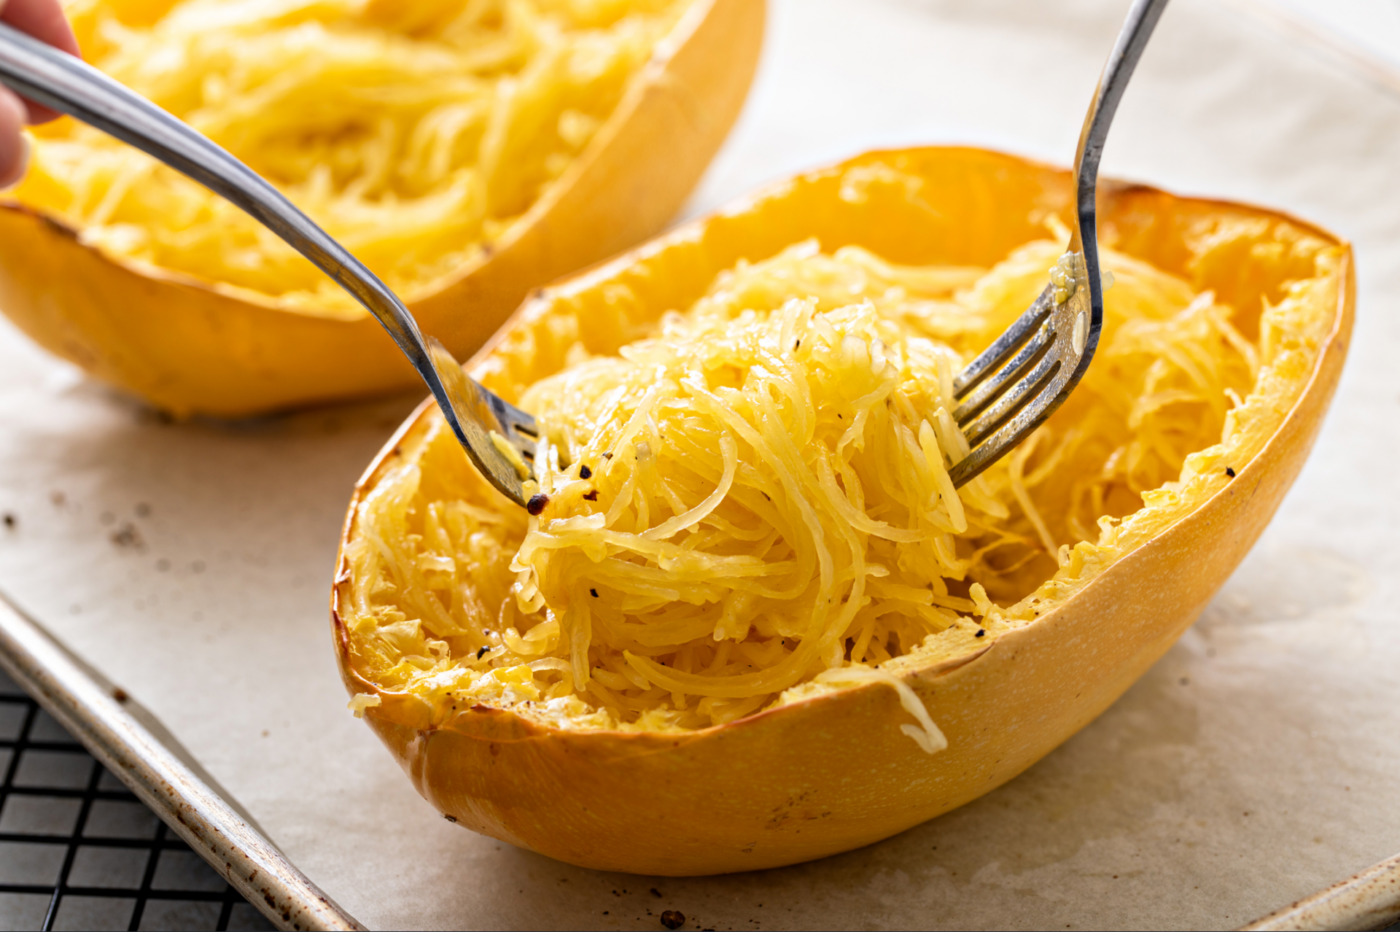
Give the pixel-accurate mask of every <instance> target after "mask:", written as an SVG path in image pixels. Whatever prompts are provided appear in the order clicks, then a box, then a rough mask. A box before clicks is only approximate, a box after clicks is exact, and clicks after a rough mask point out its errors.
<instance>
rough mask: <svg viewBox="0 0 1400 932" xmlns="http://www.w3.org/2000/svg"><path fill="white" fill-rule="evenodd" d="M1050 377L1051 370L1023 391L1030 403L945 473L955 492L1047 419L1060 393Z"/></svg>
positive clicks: (1024, 382) (1028, 380)
mask: <svg viewBox="0 0 1400 932" xmlns="http://www.w3.org/2000/svg"><path fill="white" fill-rule="evenodd" d="M1048 361H1049V360H1047V362H1048ZM1053 364H1054V365H1055V366H1058V365H1059V360H1058V359H1056V360H1054V363H1053ZM1053 376H1054V370H1052V371H1051V373H1050V375H1048V376H1046V377H1044V378H1042V379H1041V380H1040V382H1039V383H1038V385H1036V386H1032V387H1030V388H1027V390H1026V392H1025V394H1027V395H1032V394H1033V395H1034V397H1032V398H1031V400H1030V402H1029V403H1028V404H1026V405H1024V406H1023V407H1022V408H1021V410H1020V411H1018V412H1016V413H1015V414H1013V415H1012V416H1011V419H1010V420H1007V421H1004V422H1003V423H1002V425H1001V426H1000V427H998V428H997V429H996V430H995V431H994V432H993V433H992V434H991V436H989V437H988V438H987V439H986V441H985V442H984V443H981V444H978V445H976V446H974V447H973V450H972V452H971V453H969V454H968V455H967V456H965V457H963V458H962V459H960V460H958V462H957V463H956V464H954V465H953V467H952V468H951V469H949V470H948V477H949V478H950V479H952V481H953V486H954V487H955V488H961V487H962V486H963V485H964V484H966V483H967V482H969V481H971V479H972V478H973V477H975V476H976V475H978V474H979V473H980V472H982V470H984V469H986V468H987V466H989V465H990V464H991V463H993V462H995V461H996V460H998V459H1000V458H1001V455H1002V454H1003V453H1005V452H1006V451H1007V450H1009V449H1011V448H1012V447H1014V446H1016V444H1018V443H1020V442H1021V441H1022V440H1024V439H1025V438H1026V436H1027V435H1029V434H1030V432H1031V431H1033V430H1035V429H1036V428H1037V427H1039V426H1040V424H1041V422H1042V421H1043V420H1045V418H1046V417H1048V416H1049V413H1050V410H1051V409H1053V408H1054V407H1055V402H1056V399H1057V397H1058V395H1059V390H1060V386H1059V385H1058V384H1056V379H1055V378H1054V377H1053ZM1030 381H1031V380H1030V379H1026V380H1025V381H1023V382H1021V383H1019V384H1018V385H1017V388H1018V389H1019V388H1021V387H1023V386H1026V385H1027V384H1028V383H1029V382H1030Z"/></svg>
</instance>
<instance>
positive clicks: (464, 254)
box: [0, 0, 763, 415]
mask: <svg viewBox="0 0 1400 932" xmlns="http://www.w3.org/2000/svg"><path fill="white" fill-rule="evenodd" d="M68 13H69V15H70V17H71V18H72V21H73V24H74V28H75V32H76V33H77V35H78V38H79V41H80V43H81V44H82V47H83V49H84V51H85V54H86V55H87V56H88V58H89V59H90V60H91V61H92V63H93V64H95V65H97V66H98V67H99V68H101V69H102V70H104V71H106V72H107V73H108V74H110V75H112V76H113V77H115V78H116V79H118V80H119V81H121V82H122V83H124V84H126V85H128V86H129V87H131V88H132V89H134V90H136V91H137V92H139V93H141V94H143V95H145V96H146V97H148V98H150V99H151V100H153V101H154V102H155V103H157V104H159V105H160V106H162V107H164V108H165V109H167V110H169V111H170V112H171V113H173V114H174V115H175V116H177V117H179V118H181V119H183V120H185V121H186V122H188V123H190V124H191V125H193V126H194V127H195V128H196V129H199V130H200V131H202V132H203V133H204V134H205V135H207V136H209V137H210V138H211V139H213V140H214V141H215V142H217V143H219V144H220V145H222V146H224V147H225V148H226V149H228V150H229V151H231V152H232V153H233V154H234V155H235V156H237V157H239V158H240V159H242V160H243V161H244V162H245V163H247V164H248V165H249V166H250V167H252V168H253V169H254V170H255V171H257V172H259V173H260V174H262V175H263V176H264V177H266V178H268V179H269V180H270V181H272V182H273V183H274V184H275V185H276V186H277V187H279V188H280V189H281V190H282V191H283V192H284V193H285V194H286V195H287V196H288V197H289V198H290V199H291V200H292V201H293V202H294V203H296V204H297V205H298V206H299V207H301V208H302V209H303V210H304V211H306V213H307V214H309V215H310V216H311V217H312V218H313V219H314V220H316V221H317V222H318V223H319V224H320V225H322V226H323V227H324V228H325V229H326V230H327V231H328V232H329V233H330V234H331V235H332V236H333V237H335V238H336V239H338V240H339V241H340V242H341V243H343V244H344V245H345V246H347V247H348V248H349V249H350V251H351V252H353V253H354V254H355V255H356V256H357V257H359V258H360V259H361V260H363V261H364V262H365V264H366V265H368V266H369V267H370V269H371V270H373V271H374V272H375V273H376V274H378V275H379V276H380V277H381V278H383V279H384V280H385V282H386V283H387V284H388V285H389V286H390V287H391V288H392V289H394V290H395V291H396V292H397V293H399V294H400V295H401V296H402V297H403V298H404V299H405V300H406V301H407V302H408V303H409V305H410V306H411V307H412V308H413V309H414V310H415V312H416V313H417V314H418V316H419V318H420V321H421V322H422V323H423V325H424V326H425V329H427V330H428V331H429V332H432V333H435V334H438V335H439V336H440V337H442V338H443V339H444V342H446V343H447V344H448V345H449V346H450V347H451V348H453V349H454V350H455V351H456V352H458V353H461V354H465V353H467V352H470V351H471V350H472V349H474V348H475V345H476V344H479V343H480V341H481V340H482V339H484V338H485V336H487V335H488V334H489V333H490V332H491V331H492V330H494V329H495V327H496V326H497V325H498V324H499V323H500V322H501V320H502V319H504V317H505V315H506V313H508V311H509V309H510V308H512V307H513V306H514V305H515V304H516V303H518V302H519V300H520V299H521V298H522V297H523V296H524V295H525V293H526V291H527V290H528V289H529V288H530V287H533V286H535V285H539V284H542V283H544V282H546V281H548V280H549V279H550V278H553V277H555V276H558V275H560V274H562V273H564V272H567V271H570V270H572V269H574V268H576V267H578V266H580V265H584V264H587V263H588V262H592V261H596V260H597V259H600V258H602V257H603V256H605V255H607V254H609V253H610V252H612V251H615V250H617V249H620V248H622V247H624V246H626V245H630V244H631V243H632V242H634V241H635V240H637V239H639V238H641V237H642V236H644V235H647V234H649V233H651V232H654V231H655V229H656V228H657V227H659V226H660V225H661V224H662V223H664V222H665V221H666V220H667V219H668V218H669V216H670V214H671V213H672V212H673V211H674V210H675V209H676V208H677V207H678V206H679V203H680V201H681V200H682V199H683V198H684V196H685V195H686V193H687V192H688V191H689V188H690V186H691V185H692V184H693V183H694V181H695V179H696V178H697V177H698V175H699V173H700V171H701V170H703V168H704V165H705V163H706V161H707V160H708V158H709V156H710V154H712V153H713V151H714V149H715V147H716V146H717V145H718V144H719V142H720V141H721V139H722V138H723V136H724V133H725V131H726V130H727V128H728V126H729V124H730V122H731V121H732V119H733V118H734V116H735V113H736V112H737V108H738V105H739V103H740V102H741V101H742V98H743V94H744V90H745V88H746V86H747V83H748V79H749V77H750V75H751V73H752V69H753V64H754V58H755V56H756V53H757V46H758V40H759V36H760V33H761V23H762V15H763V14H762V3H761V2H758V0H482V2H465V0H413V2H381V0H316V2H308V0H235V2H226V0H178V2H169V0H164V2H149V0H75V2H73V3H72V4H71V5H70V6H69V8H68ZM677 123H683V124H684V125H683V126H677V125H676V124H677ZM34 135H35V140H34V149H33V159H32V163H31V166H30V171H29V174H28V176H27V177H26V179H25V180H24V181H23V182H22V183H21V184H20V185H19V186H18V187H17V188H16V189H14V190H13V191H12V192H10V197H11V198H12V199H13V201H12V203H11V204H10V205H9V209H8V210H3V211H0V228H3V227H8V228H9V229H8V230H7V231H6V234H5V235H6V239H7V242H16V243H20V242H21V241H23V242H24V244H23V245H22V246H21V248H20V249H18V250H17V251H16V250H11V251H10V252H9V254H7V256H5V257H3V258H0V306H3V307H4V309H5V311H6V312H7V313H8V314H9V315H10V316H11V317H12V318H14V319H15V320H16V321H17V322H18V323H19V324H20V326H21V327H22V328H24V329H26V330H28V331H29V332H30V333H31V334H32V335H33V336H34V337H35V338H36V339H38V340H39V341H40V342H41V343H43V344H44V345H46V346H47V347H49V348H50V349H53V350H55V351H56V352H59V353H60V354H62V355H65V356H67V357H68V358H70V359H72V360H73V361H75V362H78V363H79V364H81V365H84V366H86V367H87V368H89V369H90V370H91V371H93V372H94V373H95V374H97V375H99V376H101V377H103V378H106V379H108V380H110V381H113V382H115V383H117V384H119V385H122V386H123V387H126V388H128V389H131V390H134V391H136V392H138V393H139V394H142V395H144V396H146V397H147V398H148V399H149V400H151V401H152V402H154V403H155V404H157V405H159V406H161V407H164V408H168V409H171V410H173V411H174V412H175V413H177V414H187V413H198V412H202V413H210V414H222V415H238V414H247V413H255V412H258V411H260V410H267V409H273V408H279V407H288V406H291V405H295V404H299V403H305V402H308V401H319V400H325V399H330V398H335V397H340V396H344V395H351V394H365V393H369V392H373V391H377V390H383V389H384V388H387V387H393V386H402V385H407V384H411V380H412V372H411V370H410V369H409V368H408V367H407V365H406V364H405V363H403V362H402V360H397V359H395V358H394V347H393V344H392V343H391V342H390V341H389V340H388V339H387V338H384V337H382V336H381V335H380V334H377V333H376V332H375V328H376V326H377V325H376V324H375V323H374V322H373V321H372V320H371V319H369V317H368V315H367V313H366V312H365V311H364V310H363V309H362V308H360V307H359V305H357V304H356V303H355V302H354V300H353V299H352V298H350V297H349V296H348V295H347V294H345V293H344V292H343V291H342V290H341V289H340V288H339V287H338V286H337V285H336V284H335V283H334V282H333V281H331V280H330V279H329V278H327V277H326V276H325V275H324V274H322V273H321V272H320V271H318V270H317V269H316V268H315V267H314V266H313V265H312V264H311V263H310V262H308V261H307V260H306V259H304V258H302V257H301V256H300V255H298V254H297V253H296V252H295V251H294V250H292V249H291V247H289V246H287V245H286V244H284V243H283V242H282V241H281V240H280V239H278V238H277V237H276V236H274V235H273V234H272V233H270V232H269V231H267V230H266V229H264V228H263V227H261V226H260V225H259V224H257V223H256V222H255V221H253V220H252V219H251V218H250V217H248V216H246V215H245V214H243V213H242V212H241V211H240V210H239V209H238V208H236V207H234V206H233V205H232V204H230V203H228V202H226V201H224V200H222V199H220V198H218V197H217V196H215V195H214V194H212V193H210V192H209V191H207V190H205V189H204V188H202V187H201V186H199V185H198V184H196V183H195V182H192V181H190V180H188V179H187V178H185V177H184V176H182V175H180V174H178V173H177V172H175V171H173V170H171V169H168V168H166V167H164V166H162V165H160V164H159V163H157V162H156V161H154V160H153V159H151V158H150V157H148V156H146V155H144V154H143V153H140V152H138V151H137V150H135V149H133V148H131V147H129V146H126V145H124V144H122V143H119V142H117V141H116V140H114V139H112V138H110V137H108V136H106V135H104V134H102V133H101V132H99V131H97V130H94V129H92V128H90V127H87V126H85V125H82V124H79V123H77V122H75V121H72V120H62V121H59V122H57V123H55V124H53V125H51V126H48V127H42V128H39V129H37V130H35V133H34ZM44 221H47V222H44ZM46 273H47V274H46ZM347 352H348V353H349V358H347V356H346V353H347Z"/></svg>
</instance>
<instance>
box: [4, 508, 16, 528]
mask: <svg viewBox="0 0 1400 932" xmlns="http://www.w3.org/2000/svg"><path fill="white" fill-rule="evenodd" d="M17 523H18V521H17V519H16V518H15V516H14V515H12V514H10V513H9V512H8V511H7V512H5V527H7V528H11V529H13V528H14V526H15V525H16V524H17Z"/></svg>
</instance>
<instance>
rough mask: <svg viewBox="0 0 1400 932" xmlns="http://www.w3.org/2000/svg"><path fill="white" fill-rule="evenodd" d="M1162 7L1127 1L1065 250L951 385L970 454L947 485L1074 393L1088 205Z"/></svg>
mask: <svg viewBox="0 0 1400 932" xmlns="http://www.w3.org/2000/svg"><path fill="white" fill-rule="evenodd" d="M1166 6H1167V0H1134V2H1133V5H1132V8H1131V9H1129V11H1128V17H1127V19H1126V20H1124V22H1123V28H1122V29H1121V30H1120V31H1119V33H1118V40H1117V41H1116V42H1115V43H1114V44H1113V51H1112V52H1111V53H1109V56H1108V62H1107V63H1106V64H1105V65H1104V68H1103V74H1101V75H1100V76H1099V85H1098V88H1097V89H1096V90H1095V91H1094V99H1093V100H1092V101H1090V103H1089V112H1088V113H1087V114H1085V116H1084V128H1083V129H1082V130H1080V133H1079V150H1078V152H1076V153H1075V156H1074V191H1075V201H1076V204H1075V212H1074V227H1073V231H1072V234H1071V236H1070V240H1069V248H1068V250H1067V251H1066V253H1065V255H1064V256H1063V257H1062V258H1061V260H1060V264H1059V265H1058V266H1057V267H1056V269H1055V270H1053V271H1052V278H1055V279H1058V280H1056V281H1052V282H1051V284H1049V285H1047V286H1046V287H1045V290H1044V291H1042V292H1041V293H1040V297H1038V298H1036V300H1035V303H1034V304H1032V305H1031V306H1030V309H1029V310H1027V311H1026V312H1025V313H1024V314H1022V315H1021V316H1020V317H1019V318H1017V319H1016V322H1015V323H1013V324H1012V325H1011V326H1010V327H1007V328H1006V330H1005V331H1004V332H1003V333H1002V335H1001V336H999V337H997V339H996V340H995V341H994V342H993V343H992V345H991V346H989V347H987V349H986V350H985V351H984V352H983V353H982V355H980V356H978V357H977V358H976V359H974V360H973V361H972V362H970V363H969V364H968V365H967V367H966V368H964V369H963V371H962V372H961V373H959V375H958V377H957V378H956V379H954V380H953V396H954V397H955V398H956V399H957V400H958V401H960V402H961V404H959V406H958V409H957V410H956V411H954V412H953V419H954V420H955V421H957V424H958V427H960V428H962V432H963V436H964V437H966V438H967V442H968V445H969V446H971V448H972V449H971V452H969V453H968V455H967V456H965V457H963V458H962V459H961V460H959V461H958V462H957V463H956V464H955V465H954V466H953V468H952V469H951V470H949V476H950V477H951V478H952V480H953V486H954V487H955V488H957V487H961V486H963V485H966V484H967V483H968V482H971V481H972V480H973V479H974V478H975V477H976V476H978V475H979V474H980V473H981V472H982V471H983V470H985V469H986V468H987V467H988V466H990V465H992V464H993V463H995V462H996V461H997V460H999V459H1001V458H1002V457H1003V456H1005V455H1006V454H1007V453H1009V452H1010V451H1011V450H1012V449H1013V448H1014V447H1015V446H1016V445H1017V444H1018V443H1020V442H1021V441H1022V440H1024V439H1025V438H1026V437H1027V436H1029V435H1030V433H1031V431H1033V430H1035V429H1036V428H1037V427H1039V426H1040V425H1041V424H1043V423H1044V422H1045V419H1046V418H1048V417H1049V416H1050V415H1051V414H1053V413H1054V412H1055V409H1056V408H1058V407H1059V406H1060V405H1062V404H1064V401H1065V399H1066V398H1068V397H1069V395H1070V392H1072V391H1074V388H1075V386H1076V385H1078V384H1079V380H1080V379H1081V378H1083V377H1084V372H1085V370H1086V369H1088V368H1089V362H1090V360H1092V359H1093V358H1094V350H1095V349H1097V348H1098V345H1099V331H1101V330H1102V329H1103V284H1102V282H1101V279H1100V274H1099V243H1098V224H1097V219H1096V209H1095V196H1096V193H1097V190H1098V178H1099V159H1100V158H1101V157H1102V155H1103V146H1104V141H1105V140H1106V139H1107V137H1108V128H1109V125H1110V124H1111V123H1112V122H1113V114H1114V113H1115V112H1116V111H1117V109H1118V101H1119V100H1121V99H1122V97H1123V91H1125V90H1126V89H1127V87H1128V79H1129V78H1131V77H1132V76H1133V68H1135V67H1136V66H1137V63H1138V59H1139V58H1141V57H1142V51H1143V49H1144V48H1146V47H1147V40H1148V38H1149V37H1150V36H1151V35H1152V29H1153V27H1154V26H1156V25H1157V20H1158V19H1159V18H1160V17H1161V15H1162V11H1163V10H1164V9H1166Z"/></svg>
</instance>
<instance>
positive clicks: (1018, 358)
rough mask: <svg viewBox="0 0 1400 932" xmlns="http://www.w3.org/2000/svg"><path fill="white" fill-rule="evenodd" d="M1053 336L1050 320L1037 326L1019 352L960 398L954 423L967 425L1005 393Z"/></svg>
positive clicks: (1050, 341)
mask: <svg viewBox="0 0 1400 932" xmlns="http://www.w3.org/2000/svg"><path fill="white" fill-rule="evenodd" d="M1023 316H1024V315H1023ZM1054 339H1055V332H1054V330H1052V329H1051V326H1050V321H1048V320H1047V321H1045V322H1044V323H1042V324H1041V325H1040V329H1038V330H1037V331H1036V332H1035V336H1033V337H1032V338H1031V339H1030V341H1029V342H1027V343H1026V345H1025V346H1023V347H1022V348H1021V351H1020V352H1019V353H1017V354H1016V355H1015V357H1014V358H1013V359H1012V360H1011V361H1010V362H1008V363H1007V364H1006V365H1004V366H1002V367H1001V368H1000V369H998V370H997V372H996V374H995V375H993V376H992V377H991V378H988V379H984V380H983V382H982V384H980V385H978V386H977V387H976V388H975V389H973V391H972V393H971V394H970V395H968V396H967V398H966V399H964V400H963V403H962V404H961V405H959V406H958V409H957V410H956V411H954V412H953V420H954V421H956V422H957V425H958V426H959V427H966V426H967V422H968V421H970V420H972V419H973V418H974V417H976V416H977V415H978V414H981V413H982V409H984V408H986V407H987V406H988V405H989V404H991V403H992V402H993V401H995V400H996V398H997V396H998V395H1000V394H1001V393H1002V392H1004V391H1005V390H1006V387H1007V386H1008V385H1010V384H1011V382H1012V381H1013V380H1015V379H1017V378H1019V377H1020V376H1021V373H1022V372H1024V371H1025V370H1026V369H1027V368H1028V367H1030V366H1031V365H1033V364H1034V363H1036V362H1037V361H1038V360H1039V359H1040V357H1041V355H1042V354H1043V353H1044V352H1045V351H1046V350H1047V349H1048V348H1049V347H1050V345H1051V343H1052V342H1053V341H1054ZM969 442H971V441H969Z"/></svg>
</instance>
